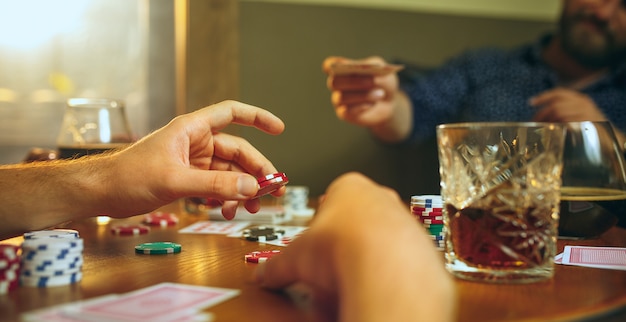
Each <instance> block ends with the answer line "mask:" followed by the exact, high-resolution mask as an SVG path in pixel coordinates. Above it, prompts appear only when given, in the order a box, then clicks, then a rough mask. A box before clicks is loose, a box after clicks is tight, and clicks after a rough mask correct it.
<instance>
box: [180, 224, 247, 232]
mask: <svg viewBox="0 0 626 322" xmlns="http://www.w3.org/2000/svg"><path fill="white" fill-rule="evenodd" d="M249 225H250V222H248V221H226V222H225V221H219V222H216V221H198V222H196V223H194V224H192V225H190V226H187V227H185V228H183V229H181V230H179V231H178V232H179V233H181V234H222V235H228V234H232V233H235V232H238V231H240V230H242V229H244V228H246V227H247V226H249Z"/></svg>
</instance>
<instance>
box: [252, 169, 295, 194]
mask: <svg viewBox="0 0 626 322" xmlns="http://www.w3.org/2000/svg"><path fill="white" fill-rule="evenodd" d="M257 181H258V182H259V192H257V194H256V196H254V198H259V197H262V196H264V195H268V194H270V193H272V192H274V191H276V190H278V189H279V188H280V187H282V186H284V185H286V184H287V183H289V178H287V175H286V174H285V173H283V172H277V173H273V174H268V175H266V176H264V177H260V178H257Z"/></svg>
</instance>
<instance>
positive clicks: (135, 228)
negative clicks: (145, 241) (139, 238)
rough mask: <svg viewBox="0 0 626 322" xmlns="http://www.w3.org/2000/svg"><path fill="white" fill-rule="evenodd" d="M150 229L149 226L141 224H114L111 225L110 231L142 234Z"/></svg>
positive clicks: (119, 233) (122, 233)
mask: <svg viewBox="0 0 626 322" xmlns="http://www.w3.org/2000/svg"><path fill="white" fill-rule="evenodd" d="M149 231H150V227H147V226H143V225H116V226H113V227H111V233H113V234H115V235H125V236H129V235H143V234H147V233H148V232H149Z"/></svg>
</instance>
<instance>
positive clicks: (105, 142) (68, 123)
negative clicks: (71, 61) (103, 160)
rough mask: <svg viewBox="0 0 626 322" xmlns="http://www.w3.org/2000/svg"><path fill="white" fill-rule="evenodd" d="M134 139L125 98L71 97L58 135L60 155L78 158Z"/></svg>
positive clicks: (107, 149)
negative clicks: (127, 116)
mask: <svg viewBox="0 0 626 322" xmlns="http://www.w3.org/2000/svg"><path fill="white" fill-rule="evenodd" d="M132 141H133V135H132V132H131V130H130V125H129V123H128V120H127V118H126V111H125V106H124V102H123V101H121V100H115V99H106V98H70V99H69V100H68V101H67V106H66V109H65V115H64V117H63V124H62V126H61V130H60V132H59V135H58V137H57V148H58V153H59V155H58V157H59V158H61V159H70V158H78V157H82V156H85V155H89V154H97V153H102V152H104V151H109V150H112V149H117V148H123V147H125V146H127V145H128V144H129V143H131V142H132Z"/></svg>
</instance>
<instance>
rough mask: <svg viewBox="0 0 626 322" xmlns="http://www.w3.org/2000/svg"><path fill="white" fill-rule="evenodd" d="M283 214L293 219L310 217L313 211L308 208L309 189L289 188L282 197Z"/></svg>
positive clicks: (300, 187) (303, 187) (304, 187)
mask: <svg viewBox="0 0 626 322" xmlns="http://www.w3.org/2000/svg"><path fill="white" fill-rule="evenodd" d="M283 205H284V207H285V212H287V214H288V215H290V216H293V217H307V218H308V217H312V216H313V215H314V214H315V209H313V208H309V187H307V186H289V187H287V189H286V191H285V195H284V196H283Z"/></svg>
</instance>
